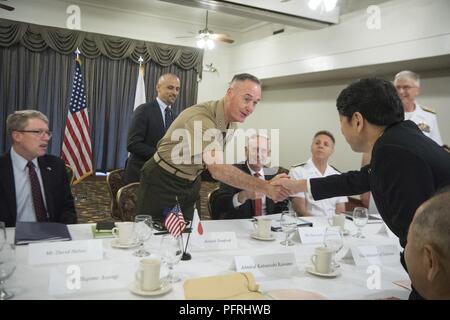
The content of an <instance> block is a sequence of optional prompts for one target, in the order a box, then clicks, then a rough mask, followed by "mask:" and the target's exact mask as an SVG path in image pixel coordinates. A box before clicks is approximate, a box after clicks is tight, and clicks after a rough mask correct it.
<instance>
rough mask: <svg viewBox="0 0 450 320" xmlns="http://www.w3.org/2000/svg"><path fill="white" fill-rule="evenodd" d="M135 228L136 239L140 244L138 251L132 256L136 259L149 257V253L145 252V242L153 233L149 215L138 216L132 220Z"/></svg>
mask: <svg viewBox="0 0 450 320" xmlns="http://www.w3.org/2000/svg"><path fill="white" fill-rule="evenodd" d="M134 222H135V226H134V228H135V229H134V230H135V231H134V232H135V234H136V238H137V240H138V241H139V243H140V246H139V249H138V250H136V251H135V252H134V253H133V255H134V256H136V257H146V256H149V255H150V252H148V251H147V250H145V246H144V245H145V242H146V241H147V240H149V239H150V237H151V235H152V233H153V224H152V217H151V216H149V215H144V214H140V215H137V216H136V217H135V218H134Z"/></svg>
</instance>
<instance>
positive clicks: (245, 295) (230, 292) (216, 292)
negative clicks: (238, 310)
mask: <svg viewBox="0 0 450 320" xmlns="http://www.w3.org/2000/svg"><path fill="white" fill-rule="evenodd" d="M183 287H184V297H185V299H187V300H199V299H204V300H217V299H221V300H223V299H233V300H262V299H265V297H264V296H263V294H262V293H261V292H259V291H258V289H259V285H258V284H257V283H256V281H255V278H254V277H253V275H252V274H251V273H249V272H234V273H231V274H225V275H220V276H212V277H202V278H195V279H189V280H186V281H185V282H184V285H183Z"/></svg>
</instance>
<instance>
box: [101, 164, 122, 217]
mask: <svg viewBox="0 0 450 320" xmlns="http://www.w3.org/2000/svg"><path fill="white" fill-rule="evenodd" d="M124 172H125V170H124V169H116V170H113V171H111V172H110V173H109V174H108V175H107V177H106V183H107V184H108V190H109V194H110V196H111V205H110V207H111V217H112V218H113V219H120V211H119V207H118V206H117V200H116V199H117V192H118V191H119V189H120V188H122V187H123V186H125V183H124Z"/></svg>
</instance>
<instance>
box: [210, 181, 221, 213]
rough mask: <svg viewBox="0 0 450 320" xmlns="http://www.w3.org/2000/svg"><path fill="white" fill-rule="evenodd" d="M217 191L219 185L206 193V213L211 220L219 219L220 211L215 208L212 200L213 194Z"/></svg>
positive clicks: (213, 198)
mask: <svg viewBox="0 0 450 320" xmlns="http://www.w3.org/2000/svg"><path fill="white" fill-rule="evenodd" d="M217 191H219V187H217V188H215V189H214V190H212V191H211V192H210V193H208V213H209V216H210V217H211V219H212V220H219V219H221V214H220V212H217V210H216V209H215V208H217V206H216V205H214V202H215V201H216V199H215V195H216V193H217Z"/></svg>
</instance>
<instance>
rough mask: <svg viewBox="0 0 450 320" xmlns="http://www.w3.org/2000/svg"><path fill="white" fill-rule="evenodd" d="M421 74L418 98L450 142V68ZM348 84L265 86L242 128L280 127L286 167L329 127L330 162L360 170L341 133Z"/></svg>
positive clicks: (302, 158)
mask: <svg viewBox="0 0 450 320" xmlns="http://www.w3.org/2000/svg"><path fill="white" fill-rule="evenodd" d="M422 76H423V77H422V90H423V94H422V95H421V96H420V97H419V99H418V101H419V103H421V104H423V105H429V106H432V107H433V108H435V109H436V111H437V114H438V122H439V126H440V130H441V135H442V138H443V140H444V142H445V143H447V144H450V70H449V71H448V72H447V73H446V74H442V73H441V74H440V75H436V74H423V75H422ZM391 77H392V75H389V76H387V77H385V78H386V79H390V78H391ZM346 83H348V80H346V81H333V82H329V83H324V84H323V83H314V84H300V85H296V86H295V85H290V86H289V87H285V88H266V89H265V90H264V91H263V101H262V102H261V104H260V105H258V107H257V110H256V111H255V112H254V113H253V114H252V115H251V116H250V118H249V119H248V120H247V121H246V123H245V124H243V125H242V127H243V128H278V129H280V142H281V143H280V148H279V149H280V164H281V165H282V166H284V167H290V166H292V165H294V164H298V163H303V162H305V161H306V160H307V159H308V158H309V156H310V150H309V148H310V145H311V139H312V136H313V135H314V133H315V132H317V131H318V130H322V129H326V130H329V131H331V132H332V133H333V134H334V135H335V138H336V150H335V154H334V155H333V156H332V158H331V160H330V163H331V164H332V165H334V166H335V167H337V168H338V169H339V170H341V171H347V170H352V169H357V168H358V167H359V165H360V161H361V155H360V154H356V153H354V152H353V151H352V150H351V149H350V147H349V146H348V144H347V142H346V141H345V139H344V138H343V136H342V135H341V133H340V128H339V121H338V114H337V111H336V107H335V102H336V98H337V96H338V95H339V92H340V91H341V90H342V89H343V88H344V87H345V85H346Z"/></svg>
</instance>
